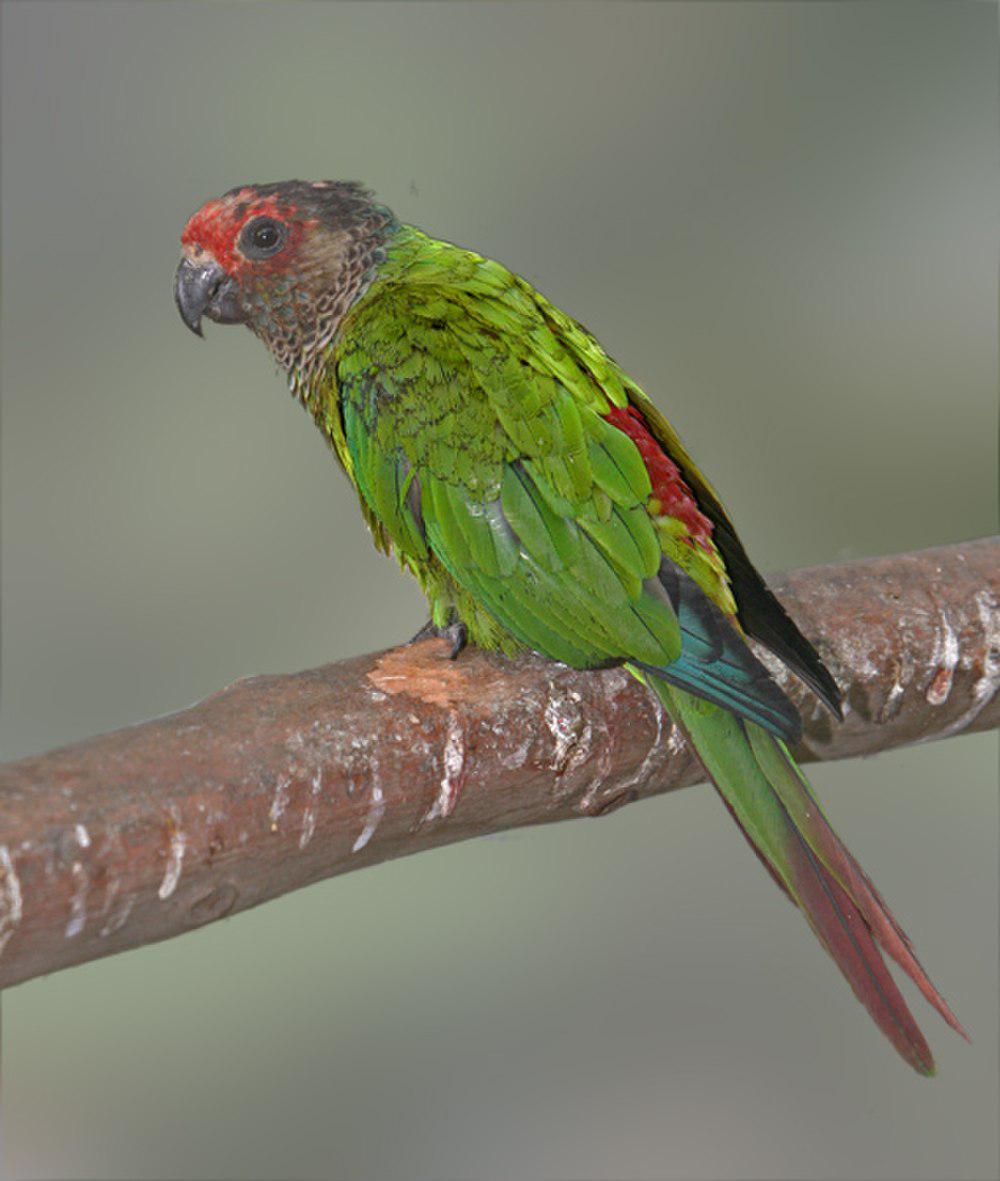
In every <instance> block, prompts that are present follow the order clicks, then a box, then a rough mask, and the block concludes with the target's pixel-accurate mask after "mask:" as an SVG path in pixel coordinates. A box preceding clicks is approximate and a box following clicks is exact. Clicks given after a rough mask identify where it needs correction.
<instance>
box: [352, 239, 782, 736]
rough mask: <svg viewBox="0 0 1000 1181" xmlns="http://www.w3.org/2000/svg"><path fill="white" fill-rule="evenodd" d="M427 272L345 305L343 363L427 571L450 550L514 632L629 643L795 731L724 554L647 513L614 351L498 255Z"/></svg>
mask: <svg viewBox="0 0 1000 1181" xmlns="http://www.w3.org/2000/svg"><path fill="white" fill-rule="evenodd" d="M442 245H443V244H442ZM447 249H449V250H451V251H455V248H453V247H448V248H447ZM463 261H466V262H467V271H463V270H462V267H461V266H460V265H456V264H457V263H458V264H461V263H462V262H463ZM422 274H423V275H425V277H426V281H425V282H420V281H414V277H413V273H412V269H411V271H410V272H408V274H407V280H408V281H407V282H405V283H398V284H395V285H393V284H389V285H387V287H386V288H383V289H382V290H381V291H379V292H378V294H377V296H376V297H375V298H373V299H371V300H369V301H367V302H366V303H364V304H362V305H361V306H360V307H359V309H358V311H356V312H355V313H354V314H353V315H352V317H351V320H350V322H349V325H348V327H347V330H346V331H345V334H344V337H343V341H342V345H341V347H340V348H339V350H338V354H337V381H338V386H339V390H340V406H341V415H342V422H343V432H344V440H345V445H346V448H347V452H348V455H349V460H350V470H351V471H352V474H353V478H354V480H355V482H356V483H357V485H358V488H359V491H360V493H361V496H362V500H363V502H364V503H365V505H366V506H367V509H368V513H369V516H370V519H372V520H373V523H375V524H376V526H377V529H379V530H382V531H383V532H384V534H385V535H386V536H387V539H388V540H389V541H390V542H391V544H392V546H393V547H394V548H395V549H396V551H397V552H398V553H399V554H400V555H401V556H402V557H403V560H404V561H406V562H407V563H408V564H409V565H410V566H411V567H412V569H413V570H414V572H415V573H416V574H417V575H418V577H419V578H421V581H422V582H423V583H424V586H425V589H427V588H428V587H431V588H434V586H435V578H434V570H435V568H436V567H437V566H440V568H441V569H442V570H443V571H444V572H445V573H446V575H447V576H448V578H449V579H450V580H451V581H452V582H453V584H454V585H455V587H457V588H458V589H459V591H460V592H461V593H462V594H463V595H465V596H467V598H468V600H469V601H470V602H472V603H474V604H475V605H476V607H477V608H479V609H484V610H485V611H486V613H487V614H488V617H489V619H490V620H491V621H494V623H493V625H494V626H495V625H496V624H499V626H500V628H501V629H502V631H503V632H505V633H506V634H507V635H509V636H512V637H513V638H514V639H515V640H516V641H517V642H518V643H520V644H523V645H525V646H527V647H529V648H532V649H534V650H536V651H539V652H543V653H544V654H546V655H547V656H550V657H552V658H554V659H557V660H561V661H563V662H564V663H567V664H570V665H573V666H575V667H594V666H597V665H601V664H605V663H614V662H623V661H626V662H629V663H630V664H631V665H633V666H640V667H642V668H644V669H648V670H650V671H654V672H655V673H656V674H657V675H660V676H662V677H664V678H665V679H667V680H670V681H672V682H673V683H675V684H678V685H680V686H681V687H683V688H686V689H689V690H690V691H691V692H693V693H695V694H697V695H699V696H702V697H706V698H708V699H710V700H713V701H717V702H718V703H719V704H722V705H724V706H725V707H726V708H729V709H733V710H736V711H737V712H740V713H742V714H743V715H744V716H746V717H749V718H752V719H753V720H756V721H759V722H760V724H761V725H764V726H766V727H768V728H770V729H772V730H774V731H775V732H776V733H779V734H782V735H786V736H791V735H793V734H794V732H795V730H796V727H797V724H798V719H797V715H796V714H795V711H794V709H793V707H792V706H791V705H790V704H789V703H788V701H787V700H786V699H785V698H784V696H783V694H781V692H780V690H778V688H777V686H775V685H774V683H773V682H772V681H771V679H770V677H769V676H768V674H767V672H766V670H765V669H764V668H763V666H762V665H761V664H760V663H759V662H758V661H757V660H756V658H755V657H754V656H753V654H752V653H751V652H750V650H749V649H748V648H747V647H746V645H745V643H744V642H743V640H742V637H741V636H740V635H739V633H738V631H736V630H735V629H734V628H733V627H732V626H731V625H730V623H729V622H727V620H726V619H725V615H727V614H731V613H732V611H733V603H732V599H731V596H730V594H729V589H728V583H727V581H726V574H725V567H724V566H723V564H722V560H721V558H720V557H719V556H718V555H717V554H715V553H714V552H713V553H712V554H711V555H709V556H708V557H707V558H705V559H702V564H701V566H699V565H698V564H697V562H696V563H695V564H694V565H693V566H690V565H687V566H682V565H681V564H679V563H678V561H677V559H681V562H684V563H688V562H689V559H688V555H692V557H694V556H695V555H696V553H697V551H696V550H695V548H694V547H691V546H687V545H683V544H681V543H680V542H679V541H678V539H677V536H676V532H675V530H674V526H675V525H677V524H678V523H677V522H673V521H672V520H671V519H670V518H669V517H659V518H655V517H654V516H652V515H651V513H650V511H649V508H648V506H647V502H648V501H649V498H650V492H651V487H650V480H649V475H648V473H647V470H646V466H645V463H644V462H643V459H642V456H641V454H640V452H639V450H638V448H637V447H636V445H635V444H634V443H633V442H632V440H631V439H629V437H628V436H627V435H626V434H624V433H623V432H621V431H619V430H618V429H617V428H616V427H614V426H612V425H611V424H610V423H609V422H607V421H605V419H604V417H603V416H604V415H605V414H607V412H608V411H609V410H610V408H611V407H612V406H623V405H625V404H626V402H627V400H628V394H627V393H626V388H627V387H626V381H627V379H624V378H623V375H622V374H621V373H620V371H619V370H618V369H617V366H615V365H614V363H613V362H612V361H611V360H610V359H609V358H608V357H607V355H606V354H605V353H604V352H603V350H601V349H600V346H599V345H597V343H596V342H595V341H594V340H593V338H592V337H590V336H589V334H587V333H586V332H585V330H583V329H582V328H581V327H580V326H579V325H577V324H575V322H573V321H571V320H570V319H569V318H568V317H566V316H564V315H563V314H562V313H560V312H558V311H557V310H556V309H554V308H552V307H551V305H548V304H547V303H546V302H545V301H544V300H543V299H542V298H541V297H540V296H539V295H538V294H537V293H536V292H534V291H533V290H532V289H531V288H530V287H528V285H527V284H526V283H524V282H523V281H522V280H520V279H517V278H516V277H515V276H513V275H511V273H510V272H508V271H507V270H506V269H505V268H503V267H501V266H500V265H499V264H496V263H492V262H489V261H488V260H485V259H481V258H479V256H476V255H467V254H466V253H465V252H456V253H455V254H454V255H452V257H451V258H449V259H448V260H447V277H446V279H445V278H444V277H442V276H441V275H435V272H434V267H433V260H429V261H427V262H426V263H425V270H424V271H423V272H422ZM675 555H676V557H675ZM685 571H686V572H685ZM432 597H433V595H432ZM460 614H462V612H461V611H460ZM463 617H464V615H463ZM467 622H469V621H468V620H467ZM473 623H474V621H473ZM472 638H473V639H475V640H478V641H480V642H483V641H484V640H485V641H486V642H487V643H488V642H489V641H490V639H491V636H490V635H489V634H485V635H483V634H477V632H476V629H475V626H473V628H472Z"/></svg>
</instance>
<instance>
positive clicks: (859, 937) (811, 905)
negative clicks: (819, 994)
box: [643, 674, 968, 1075]
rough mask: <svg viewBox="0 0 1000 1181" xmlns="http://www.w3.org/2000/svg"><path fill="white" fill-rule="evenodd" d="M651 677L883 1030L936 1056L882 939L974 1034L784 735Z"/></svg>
mask: <svg viewBox="0 0 1000 1181" xmlns="http://www.w3.org/2000/svg"><path fill="white" fill-rule="evenodd" d="M643 679H644V680H646V681H647V682H648V683H649V684H651V685H652V686H653V688H654V689H655V690H656V693H657V694H658V696H659V697H660V700H661V701H662V702H663V705H664V707H665V708H666V710H667V712H668V713H669V714H670V716H671V717H672V718H673V719H674V721H675V722H676V723H677V724H678V726H680V727H681V729H682V730H684V732H685V733H686V734H687V735H688V737H689V739H690V740H691V743H692V745H693V747H694V749H695V751H696V752H697V754H698V757H699V759H700V760H701V762H702V764H703V766H704V767H705V770H706V771H707V772H708V775H709V776H710V777H711V779H712V781H713V782H714V784H715V786H716V788H717V789H718V792H719V794H720V795H721V796H722V798H723V801H724V802H725V804H726V806H727V807H728V808H729V811H730V813H731V814H732V816H733V818H734V819H735V821H736V823H737V824H738V825H739V826H740V828H741V829H742V831H743V834H744V835H745V836H746V838H747V839H748V840H749V842H750V844H751V845H752V846H753V848H754V849H755V851H756V852H757V854H758V855H759V856H760V858H761V860H762V861H763V862H764V864H765V866H766V867H767V868H768V869H769V870H770V872H771V875H772V876H773V877H774V879H775V880H776V881H777V883H778V885H779V886H781V888H782V889H783V890H784V891H785V893H786V894H787V895H788V897H789V898H790V899H791V900H792V901H793V902H794V903H795V904H796V905H797V906H799V907H800V908H801V910H802V911H803V913H804V915H805V917H806V920H807V922H808V923H809V925H810V926H811V927H812V929H813V931H814V932H815V933H816V936H817V938H818V939H819V941H820V943H822V945H823V946H824V947H825V948H826V950H827V951H828V952H829V953H830V955H831V956H832V957H833V959H834V960H835V962H836V963H837V966H838V967H839V968H840V970H841V971H842V972H843V974H844V975H845V976H846V977H847V980H848V983H849V984H850V985H851V987H852V988H853V989H854V992H855V994H856V996H857V997H858V999H859V1000H860V1001H861V1003H862V1004H863V1005H864V1006H865V1008H866V1009H867V1010H868V1012H869V1013H870V1014H871V1016H872V1018H873V1019H874V1021H875V1023H876V1024H877V1025H878V1027H879V1029H881V1030H882V1032H883V1033H884V1034H885V1036H886V1037H887V1038H888V1039H889V1041H890V1042H892V1044H893V1045H894V1046H895V1047H896V1049H897V1050H898V1051H899V1053H900V1054H901V1055H902V1056H903V1058H905V1059H906V1061H907V1062H909V1063H910V1065H911V1066H913V1067H914V1068H915V1069H916V1070H917V1071H919V1072H920V1073H921V1074H924V1075H932V1074H933V1073H934V1059H933V1057H932V1056H931V1052H930V1050H929V1049H928V1046H927V1043H926V1041H925V1040H924V1036H923V1034H922V1033H921V1032H920V1030H919V1028H918V1027H917V1024H916V1022H915V1021H914V1019H913V1016H912V1015H911V1013H910V1010H909V1009H908V1008H907V1005H906V1002H905V1001H904V1000H903V997H902V995H901V994H900V992H899V989H898V988H897V986H896V983H895V981H894V980H893V978H892V976H891V975H890V973H889V970H888V968H887V966H886V963H885V961H884V959H883V958H882V954H881V952H880V951H879V947H881V948H882V950H884V951H885V952H886V953H887V954H888V955H890V956H891V957H892V958H893V959H894V960H895V961H896V963H897V964H899V966H900V967H901V968H902V969H903V970H904V971H905V972H906V973H907V974H908V975H909V976H910V977H911V979H912V980H913V981H914V983H915V984H916V985H917V987H918V988H919V989H920V991H921V992H922V993H923V995H924V997H926V999H927V1000H928V1001H929V1002H930V1004H932V1005H933V1006H934V1008H936V1009H937V1011H938V1012H939V1013H940V1014H941V1016H942V1017H943V1018H944V1019H945V1021H947V1023H948V1024H949V1025H950V1026H951V1027H952V1028H953V1029H955V1030H956V1031H957V1032H958V1033H960V1034H962V1036H963V1037H967V1036H968V1035H967V1034H966V1033H965V1030H964V1029H963V1028H962V1026H961V1025H960V1024H959V1022H958V1019H957V1018H956V1017H955V1015H954V1014H953V1013H952V1011H951V1009H950V1008H949V1007H948V1005H947V1004H946V1003H945V1001H944V999H943V998H942V997H941V995H940V993H938V991H937V989H936V988H935V987H934V985H933V984H932V983H931V981H930V979H929V978H928V976H927V973H926V972H925V971H924V970H923V968H922V967H921V966H920V964H919V963H918V962H917V959H916V957H915V956H914V954H913V949H912V947H911V945H910V942H909V940H908V939H907V937H906V936H905V935H904V934H903V932H902V930H901V929H900V927H899V925H898V924H897V923H896V921H895V919H894V918H893V917H892V915H891V914H890V912H889V910H888V908H887V907H886V905H885V903H884V902H883V901H882V899H881V898H880V897H879V895H878V893H877V892H876V890H875V888H874V887H873V886H872V884H871V882H870V881H869V880H868V878H867V877H866V876H865V874H864V873H863V871H862V870H861V868H860V866H859V865H858V864H857V862H856V861H855V860H854V858H853V857H852V856H851V854H850V853H849V852H848V851H847V849H846V848H845V847H844V845H843V844H842V842H841V841H840V838H839V837H838V836H837V835H836V833H835V832H834V831H833V829H832V828H831V827H830V825H829V823H828V822H827V820H826V817H825V816H824V815H823V812H822V810H821V809H820V807H819V804H818V803H817V801H816V798H815V796H814V795H813V794H812V791H811V789H810V787H809V784H808V782H807V781H806V779H805V776H804V775H803V774H802V772H801V771H800V770H799V768H798V766H797V765H796V763H795V760H794V759H793V758H792V756H791V755H790V754H789V752H788V748H787V747H786V746H785V744H784V742H782V740H781V739H780V738H777V737H775V736H774V735H773V734H771V733H768V732H767V731H766V730H764V729H762V728H761V727H760V726H758V725H756V724H755V723H754V722H751V721H748V720H745V719H743V718H740V717H737V716H736V715H734V714H731V713H728V712H727V711H725V710H723V709H720V708H719V707H718V706H716V705H713V704H711V703H710V702H707V701H704V700H701V699H699V698H696V697H692V696H691V695H690V694H688V693H685V692H684V691H683V690H679V689H676V688H673V687H672V686H670V685H668V684H666V683H665V682H663V681H660V680H658V679H657V678H655V677H653V676H650V675H649V674H646V675H645V676H644V677H643Z"/></svg>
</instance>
